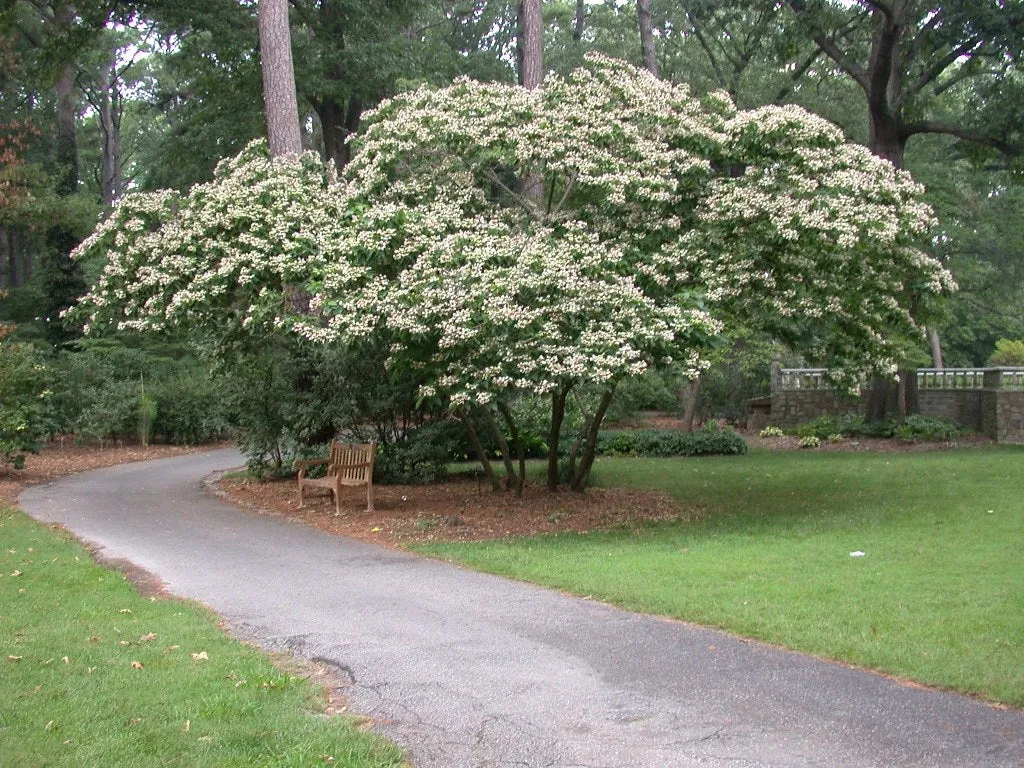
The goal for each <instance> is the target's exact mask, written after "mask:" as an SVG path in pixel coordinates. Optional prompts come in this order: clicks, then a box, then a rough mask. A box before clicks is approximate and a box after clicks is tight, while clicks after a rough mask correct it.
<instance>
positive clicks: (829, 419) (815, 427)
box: [794, 416, 842, 441]
mask: <svg viewBox="0 0 1024 768" xmlns="http://www.w3.org/2000/svg"><path fill="white" fill-rule="evenodd" d="M841 431H842V428H841V427H840V424H839V420H838V419H837V418H836V417H835V416H819V417H818V418H816V419H812V420H811V421H808V422H805V423H804V424H801V425H800V426H798V427H797V428H796V429H795V430H794V432H795V433H796V436H797V437H800V438H808V437H814V438H817V439H818V440H819V441H820V440H827V439H828V436H829V435H834V434H836V433H837V432H841Z"/></svg>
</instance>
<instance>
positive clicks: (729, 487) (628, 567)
mask: <svg viewBox="0 0 1024 768" xmlns="http://www.w3.org/2000/svg"><path fill="white" fill-rule="evenodd" d="M595 479H596V480H597V482H598V483H599V484H601V485H607V486H635V487H642V488H655V489H660V490H663V491H667V492H668V493H670V494H672V495H673V496H674V497H675V498H677V499H678V500H679V501H680V502H682V504H683V506H684V508H685V509H686V510H687V513H688V514H691V515H693V516H694V519H693V520H692V521H691V522H683V521H680V522H674V523H667V524H659V525H650V526H646V527H643V528H639V529H636V530H618V531H613V532H600V533H590V534H584V535H566V534H562V535H549V536H540V537H532V538H525V539H517V540H506V541H494V542H484V543H463V544H430V545H419V546H417V547H416V549H417V550H419V551H421V552H424V553H428V554H431V555H434V556H439V557H444V558H448V559H451V560H455V561H457V562H460V563H463V564H466V565H468V566H471V567H473V568H478V569H480V570H486V571H490V572H493V573H498V574H503V575H507V576H511V577H513V578H516V579H522V580H526V581H532V582H536V583H539V584H545V585H549V586H552V587H556V588H558V589H563V590H567V591H570V592H575V593H577V594H581V595H592V596H593V597H595V598H599V599H601V600H606V601H609V602H612V603H616V604H618V605H621V606H623V607H625V608H629V609H632V610H636V611H643V612H649V613H655V614H663V615H667V616H673V617H677V618H680V619H685V620H688V621H692V622H697V623H699V624H704V625H710V626H715V627H721V628H724V629H726V630H728V631H730V632H734V633H737V634H740V635H744V636H748V637H753V638H759V639H761V640H765V641H768V642H770V643H777V644H780V645H785V646H788V647H790V648H794V649H799V650H802V651H808V652H811V653H814V654H819V655H821V656H824V657H828V658H832V659H840V660H843V661H848V662H851V663H853V664H856V665H860V666H863V667H868V668H872V669H877V670H881V671H885V672H887V673H891V674H894V675H898V676H901V677H906V678H910V679H913V680H916V681H920V682H922V683H927V684H930V685H935V686H941V687H946V688H952V689H956V690H959V691H964V692H967V693H972V694H977V695H980V696H983V697H986V698H989V699H992V700H996V701H1001V702H1005V703H1007V704H1011V705H1015V706H1024V450H1022V449H1017V448H1013V447H993V448H973V449H965V450H944V451H934V452H927V453H922V452H915V453H903V454H896V453H890V454H879V453H874V454H867V453H825V452H817V453H816V452H799V453H796V452H769V451H753V452H751V453H750V454H749V455H747V456H745V457H727V458H726V457H721V458H702V459H678V460H674V459H604V460H600V461H599V462H598V464H597V465H596V468H595ZM857 551H862V552H865V553H866V554H865V556H864V557H851V555H850V553H851V552H857Z"/></svg>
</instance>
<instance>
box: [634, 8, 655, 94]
mask: <svg viewBox="0 0 1024 768" xmlns="http://www.w3.org/2000/svg"><path fill="white" fill-rule="evenodd" d="M636 15H637V20H638V21H639V23H640V53H641V54H643V59H644V69H646V70H647V71H648V72H650V73H651V74H652V75H654V76H655V77H657V76H658V57H657V56H656V55H655V53H654V24H653V22H652V21H651V0H636Z"/></svg>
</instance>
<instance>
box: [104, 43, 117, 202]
mask: <svg viewBox="0 0 1024 768" xmlns="http://www.w3.org/2000/svg"><path fill="white" fill-rule="evenodd" d="M115 66H116V59H112V60H111V61H110V62H109V63H108V64H106V65H104V66H103V68H102V69H101V70H100V90H101V94H100V110H99V113H100V114H99V117H100V133H101V134H102V138H103V155H102V166H101V171H100V195H101V196H102V198H103V202H104V203H105V204H106V205H110V204H111V203H113V202H114V201H115V200H116V199H117V198H118V197H120V196H121V118H120V114H119V112H120V103H119V101H120V100H119V98H118V94H117V72H116V70H115Z"/></svg>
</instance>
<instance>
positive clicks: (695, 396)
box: [683, 376, 702, 432]
mask: <svg viewBox="0 0 1024 768" xmlns="http://www.w3.org/2000/svg"><path fill="white" fill-rule="evenodd" d="M701 383H702V382H701V377H700V376H698V377H697V378H696V379H694V380H693V381H691V382H690V389H689V391H688V392H687V396H686V410H685V411H683V432H693V420H694V418H695V417H696V415H697V405H698V404H699V403H700V388H701Z"/></svg>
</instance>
